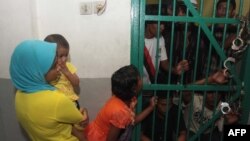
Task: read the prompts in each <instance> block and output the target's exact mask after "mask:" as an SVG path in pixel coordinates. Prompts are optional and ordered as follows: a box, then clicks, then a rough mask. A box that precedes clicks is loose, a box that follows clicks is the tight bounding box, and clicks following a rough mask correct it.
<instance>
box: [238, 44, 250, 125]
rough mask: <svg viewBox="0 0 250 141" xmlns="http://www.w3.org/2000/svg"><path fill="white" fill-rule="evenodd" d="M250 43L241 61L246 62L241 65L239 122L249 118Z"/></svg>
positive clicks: (244, 121) (246, 120) (244, 122)
mask: <svg viewBox="0 0 250 141" xmlns="http://www.w3.org/2000/svg"><path fill="white" fill-rule="evenodd" d="M249 48H250V45H248V48H247V50H246V55H245V57H244V58H243V63H242V64H246V65H245V66H244V65H242V68H241V70H242V74H243V78H242V79H243V89H242V90H243V92H244V93H243V101H242V107H244V108H242V115H241V120H240V123H241V124H247V122H248V119H249V118H250V117H249V115H250V104H249V103H250V87H249V86H250V79H249V78H250V73H249V72H250V49H249Z"/></svg>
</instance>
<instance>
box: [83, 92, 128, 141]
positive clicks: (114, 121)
mask: <svg viewBox="0 0 250 141" xmlns="http://www.w3.org/2000/svg"><path fill="white" fill-rule="evenodd" d="M131 122H132V115H131V110H130V109H129V107H128V106H127V105H126V104H125V103H124V102H123V101H122V100H120V99H119V98H117V97H116V96H112V97H111V98H110V99H109V100H108V101H107V103H106V104H105V105H104V107H103V108H102V109H101V111H100V112H99V113H98V115H97V117H96V119H95V120H94V121H92V122H91V123H90V124H89V125H88V126H87V128H86V130H85V134H86V137H87V139H88V141H106V139H107V136H108V133H109V130H110V126H111V125H113V126H115V127H117V128H122V129H124V128H125V127H126V126H128V125H129V124H131Z"/></svg>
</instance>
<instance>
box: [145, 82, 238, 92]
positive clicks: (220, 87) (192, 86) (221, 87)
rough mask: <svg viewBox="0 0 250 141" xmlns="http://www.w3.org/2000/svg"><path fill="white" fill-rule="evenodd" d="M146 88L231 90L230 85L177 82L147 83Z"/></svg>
mask: <svg viewBox="0 0 250 141" xmlns="http://www.w3.org/2000/svg"><path fill="white" fill-rule="evenodd" d="M143 89H144V90H180V91H184V90H185V91H186V90H194V91H208V90H218V91H229V90H231V89H229V88H228V85H212V84H211V85H196V84H190V85H182V84H179V85H176V84H145V85H144V87H143ZM234 89H235V90H237V89H241V85H240V86H237V85H236V86H235V87H234Z"/></svg>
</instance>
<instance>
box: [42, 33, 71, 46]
mask: <svg viewBox="0 0 250 141" xmlns="http://www.w3.org/2000/svg"><path fill="white" fill-rule="evenodd" d="M44 41H47V42H52V43H57V45H58V46H61V47H64V48H67V49H69V43H68V41H67V40H66V39H65V38H64V37H63V36H62V35H60V34H50V35H48V36H47V37H46V38H45V39H44Z"/></svg>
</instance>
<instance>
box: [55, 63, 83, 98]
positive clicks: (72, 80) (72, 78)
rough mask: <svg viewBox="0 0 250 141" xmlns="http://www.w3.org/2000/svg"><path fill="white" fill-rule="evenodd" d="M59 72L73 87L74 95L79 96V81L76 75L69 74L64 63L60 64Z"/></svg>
mask: <svg viewBox="0 0 250 141" xmlns="http://www.w3.org/2000/svg"><path fill="white" fill-rule="evenodd" d="M60 67H61V68H60V71H61V72H62V73H63V74H64V75H65V76H66V77H67V78H68V80H69V81H70V83H71V85H72V86H73V88H74V92H75V93H76V94H79V93H80V86H79V83H80V79H79V77H78V76H77V74H76V73H73V74H72V73H71V72H70V71H69V69H68V67H67V66H66V62H60Z"/></svg>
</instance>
